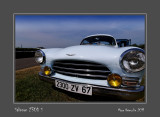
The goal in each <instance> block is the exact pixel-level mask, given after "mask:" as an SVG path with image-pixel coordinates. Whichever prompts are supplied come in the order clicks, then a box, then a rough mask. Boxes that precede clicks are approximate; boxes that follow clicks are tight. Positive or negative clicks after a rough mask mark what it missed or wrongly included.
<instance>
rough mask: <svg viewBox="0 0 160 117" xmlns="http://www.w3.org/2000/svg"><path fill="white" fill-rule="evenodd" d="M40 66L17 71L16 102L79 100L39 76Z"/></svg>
mask: <svg viewBox="0 0 160 117" xmlns="http://www.w3.org/2000/svg"><path fill="white" fill-rule="evenodd" d="M39 69H40V68H39V67H34V68H31V69H25V70H19V71H16V88H15V90H16V91H15V92H16V97H15V100H16V102H63V101H73V102H74V101H76V102H77V101H79V100H76V99H74V98H72V97H69V96H68V95H66V94H64V93H62V92H59V91H57V90H54V89H53V88H52V84H50V83H47V82H43V81H41V80H39V78H38V72H39Z"/></svg>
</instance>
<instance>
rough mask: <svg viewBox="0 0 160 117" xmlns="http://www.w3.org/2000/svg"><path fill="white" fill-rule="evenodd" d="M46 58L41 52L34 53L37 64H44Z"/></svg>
mask: <svg viewBox="0 0 160 117" xmlns="http://www.w3.org/2000/svg"><path fill="white" fill-rule="evenodd" d="M45 60H46V57H45V54H44V52H43V51H42V50H37V51H36V52H35V61H36V62H37V63H39V64H43V63H45Z"/></svg>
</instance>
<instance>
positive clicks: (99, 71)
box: [53, 60, 111, 79]
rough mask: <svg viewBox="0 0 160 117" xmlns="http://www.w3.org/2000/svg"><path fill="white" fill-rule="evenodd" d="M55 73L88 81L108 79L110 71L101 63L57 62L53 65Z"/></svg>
mask: <svg viewBox="0 0 160 117" xmlns="http://www.w3.org/2000/svg"><path fill="white" fill-rule="evenodd" d="M53 69H54V70H55V72H57V73H60V74H63V75H67V76H74V77H80V78H87V79H107V76H108V74H110V73H111V72H110V70H109V69H108V68H107V67H106V66H104V65H102V64H99V63H94V62H88V61H77V60H57V61H55V62H54V64H53Z"/></svg>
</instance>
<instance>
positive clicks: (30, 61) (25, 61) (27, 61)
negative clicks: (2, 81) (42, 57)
mask: <svg viewBox="0 0 160 117" xmlns="http://www.w3.org/2000/svg"><path fill="white" fill-rule="evenodd" d="M37 65H39V64H37V63H36V62H35V60H34V57H33V58H21V59H15V67H16V70H19V69H24V68H28V67H33V66H37Z"/></svg>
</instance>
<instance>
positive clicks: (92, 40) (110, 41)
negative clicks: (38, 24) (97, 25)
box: [81, 36, 116, 45]
mask: <svg viewBox="0 0 160 117" xmlns="http://www.w3.org/2000/svg"><path fill="white" fill-rule="evenodd" d="M81 45H116V43H115V39H114V38H113V37H110V36H91V37H87V38H85V39H83V41H82V42H81Z"/></svg>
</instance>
